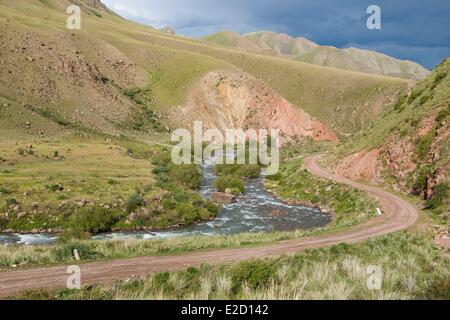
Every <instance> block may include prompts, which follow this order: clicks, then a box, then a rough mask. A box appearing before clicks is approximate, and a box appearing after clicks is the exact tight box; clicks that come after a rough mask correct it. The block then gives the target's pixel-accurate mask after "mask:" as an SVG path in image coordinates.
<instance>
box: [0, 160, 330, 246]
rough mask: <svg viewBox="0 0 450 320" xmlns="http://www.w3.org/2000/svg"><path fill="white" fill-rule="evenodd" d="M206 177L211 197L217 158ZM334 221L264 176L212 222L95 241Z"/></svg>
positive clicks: (38, 237)
mask: <svg viewBox="0 0 450 320" xmlns="http://www.w3.org/2000/svg"><path fill="white" fill-rule="evenodd" d="M202 171H203V180H202V183H201V186H200V190H199V192H200V193H201V194H202V195H203V196H204V197H205V198H210V197H211V195H212V194H213V193H214V192H215V191H216V190H215V187H214V181H215V179H216V178H217V176H216V174H215V173H214V159H208V160H205V161H204V163H203V165H202ZM331 220H332V215H331V214H329V213H324V212H322V211H321V210H320V209H319V208H313V207H307V206H303V205H297V204H288V203H286V202H283V201H282V200H280V199H278V198H277V197H276V196H274V195H273V194H271V193H270V192H268V191H266V190H265V189H264V186H263V178H262V177H260V178H257V179H251V180H247V181H246V185H245V194H244V195H241V196H239V197H238V198H237V201H236V202H234V203H230V204H225V205H223V206H222V207H221V209H220V211H219V214H218V216H217V218H215V219H214V220H213V221H209V222H204V223H199V224H196V225H194V226H190V227H186V228H180V229H174V230H168V231H161V232H150V231H140V232H137V231H136V232H135V231H123V232H109V233H102V234H97V235H93V236H92V239H94V240H104V239H124V238H137V239H164V238H169V237H179V236H193V235H204V236H216V235H230V234H236V233H243V232H272V231H293V230H298V229H311V228H318V227H324V226H326V225H327V224H328V223H330V222H331ZM57 240H58V237H57V235H55V234H45V233H41V234H0V244H3V245H11V244H21V245H44V244H52V243H54V242H55V241H57Z"/></svg>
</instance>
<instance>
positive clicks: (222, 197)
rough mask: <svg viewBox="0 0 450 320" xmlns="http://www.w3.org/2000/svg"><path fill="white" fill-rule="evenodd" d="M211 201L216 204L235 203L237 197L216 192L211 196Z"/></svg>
mask: <svg viewBox="0 0 450 320" xmlns="http://www.w3.org/2000/svg"><path fill="white" fill-rule="evenodd" d="M211 200H212V201H214V202H216V203H224V204H226V203H234V202H236V196H235V195H232V194H228V193H224V192H214V193H213V194H212V196H211Z"/></svg>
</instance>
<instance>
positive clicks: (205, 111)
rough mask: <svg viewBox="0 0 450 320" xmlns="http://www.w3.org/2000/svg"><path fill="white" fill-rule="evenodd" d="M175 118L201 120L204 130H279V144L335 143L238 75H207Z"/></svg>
mask: <svg viewBox="0 0 450 320" xmlns="http://www.w3.org/2000/svg"><path fill="white" fill-rule="evenodd" d="M179 111H180V110H178V111H177V112H178V115H175V117H177V116H178V118H179V120H181V119H183V122H184V123H191V126H192V123H193V121H195V120H202V121H203V122H204V124H205V127H207V128H218V129H220V130H222V131H224V130H226V129H236V128H242V129H244V130H246V129H256V130H258V129H268V130H270V129H279V130H280V137H281V139H280V140H281V143H282V144H283V143H286V142H288V141H295V140H301V139H304V138H306V137H310V138H312V139H313V140H315V141H337V140H338V138H337V136H336V135H335V134H334V132H333V131H332V130H331V129H329V128H328V127H327V126H325V125H324V124H323V123H321V122H320V121H319V120H317V119H315V118H313V117H312V116H311V115H309V114H308V113H306V112H305V111H303V110H302V109H300V108H298V107H296V106H294V105H292V104H291V103H289V102H288V101H287V100H286V99H284V98H283V97H282V96H280V95H279V94H278V93H276V92H275V91H274V90H273V89H271V88H270V87H268V86H267V85H265V84H264V83H262V82H260V81H258V80H256V79H255V78H253V77H252V76H250V75H247V74H244V73H240V72H219V71H217V72H211V73H209V74H207V75H206V76H205V77H204V78H203V79H202V81H201V83H200V85H199V86H197V87H196V88H195V89H194V90H193V91H192V92H191V96H190V99H189V102H188V103H187V105H186V106H184V107H183V108H182V110H181V111H182V112H181V113H179Z"/></svg>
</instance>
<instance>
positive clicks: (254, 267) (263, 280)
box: [232, 260, 275, 292]
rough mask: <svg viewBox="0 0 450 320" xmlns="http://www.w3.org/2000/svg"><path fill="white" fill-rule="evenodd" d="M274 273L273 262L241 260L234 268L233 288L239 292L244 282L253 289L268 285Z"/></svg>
mask: <svg viewBox="0 0 450 320" xmlns="http://www.w3.org/2000/svg"><path fill="white" fill-rule="evenodd" d="M274 274H275V268H274V266H273V264H269V263H267V262H264V261H260V260H255V261H245V262H241V263H239V264H238V265H237V266H236V267H234V268H233V270H232V281H233V289H234V291H235V292H238V290H239V288H241V287H242V284H243V283H247V284H248V285H249V286H250V287H251V288H252V289H259V288H263V287H267V286H268V285H269V283H270V280H271V278H272V277H273V276H274Z"/></svg>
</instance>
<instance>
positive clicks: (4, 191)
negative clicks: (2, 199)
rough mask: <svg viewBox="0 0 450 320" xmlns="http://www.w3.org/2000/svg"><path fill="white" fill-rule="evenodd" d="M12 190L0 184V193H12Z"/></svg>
mask: <svg viewBox="0 0 450 320" xmlns="http://www.w3.org/2000/svg"><path fill="white" fill-rule="evenodd" d="M10 193H11V190H9V189H8V188H7V187H4V186H0V194H10Z"/></svg>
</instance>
